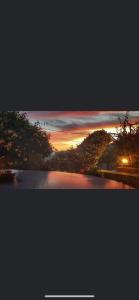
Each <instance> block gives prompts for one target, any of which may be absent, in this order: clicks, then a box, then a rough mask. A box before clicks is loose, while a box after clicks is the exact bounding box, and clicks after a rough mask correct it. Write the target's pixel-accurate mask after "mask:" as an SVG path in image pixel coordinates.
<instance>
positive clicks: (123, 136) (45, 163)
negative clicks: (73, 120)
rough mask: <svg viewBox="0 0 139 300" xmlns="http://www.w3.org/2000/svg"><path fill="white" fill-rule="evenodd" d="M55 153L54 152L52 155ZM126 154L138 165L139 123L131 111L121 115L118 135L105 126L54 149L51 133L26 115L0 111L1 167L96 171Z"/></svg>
mask: <svg viewBox="0 0 139 300" xmlns="http://www.w3.org/2000/svg"><path fill="white" fill-rule="evenodd" d="M52 153H53V155H51V154H52ZM122 157H126V158H127V160H128V165H129V166H131V167H139V126H138V125H137V124H136V122H135V123H134V124H131V123H130V121H129V117H128V114H126V115H125V116H123V117H122V118H121V119H120V127H119V129H117V136H116V138H113V136H112V135H111V134H110V133H107V132H106V131H105V130H97V131H94V132H93V133H91V134H89V135H88V137H87V138H85V139H84V141H83V142H82V143H81V144H80V145H79V146H77V148H75V149H69V150H67V151H57V152H54V150H53V147H52V145H51V143H50V136H49V134H48V133H47V132H46V131H45V130H43V129H42V128H41V126H40V124H39V122H37V123H35V124H32V123H30V122H29V120H28V118H27V115H26V114H25V113H21V112H15V111H1V112H0V169H5V168H13V169H14V168H15V169H16V168H17V169H43V170H60V171H67V172H78V173H90V174H91V173H92V174H93V173H95V171H96V170H97V169H98V168H101V169H113V168H116V167H117V166H119V165H120V164H121V161H122V160H121V158H122Z"/></svg>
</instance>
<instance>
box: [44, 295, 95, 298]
mask: <svg viewBox="0 0 139 300" xmlns="http://www.w3.org/2000/svg"><path fill="white" fill-rule="evenodd" d="M44 297H45V298H94V297H95V295H45V296H44Z"/></svg>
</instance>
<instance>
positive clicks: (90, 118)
mask: <svg viewBox="0 0 139 300" xmlns="http://www.w3.org/2000/svg"><path fill="white" fill-rule="evenodd" d="M124 113H125V111H27V114H28V117H29V119H30V121H31V122H33V123H34V122H36V121H40V123H41V126H42V127H43V128H45V129H46V130H47V132H49V133H50V134H51V143H52V144H53V146H54V147H55V148H56V149H57V150H66V149H68V148H70V147H71V146H73V147H76V146H77V145H78V144H80V143H81V142H82V140H83V139H84V138H85V137H86V136H87V135H88V134H89V133H91V132H92V131H93V130H97V129H105V130H107V131H110V132H115V130H116V127H118V124H119V123H118V116H121V115H123V114H124ZM129 116H130V120H131V119H132V120H137V119H138V118H139V111H130V112H129Z"/></svg>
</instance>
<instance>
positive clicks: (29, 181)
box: [0, 171, 132, 190]
mask: <svg viewBox="0 0 139 300" xmlns="http://www.w3.org/2000/svg"><path fill="white" fill-rule="evenodd" d="M15 174H16V175H15V179H14V182H12V183H4V184H2V183H1V184H0V190H1V189H8V190H9V189H10V190H14V189H15V190H16V189H132V187H130V186H128V185H126V184H124V183H122V182H117V181H114V180H110V179H106V178H99V177H96V176H89V175H82V174H76V173H67V172H58V171H49V172H47V171H15Z"/></svg>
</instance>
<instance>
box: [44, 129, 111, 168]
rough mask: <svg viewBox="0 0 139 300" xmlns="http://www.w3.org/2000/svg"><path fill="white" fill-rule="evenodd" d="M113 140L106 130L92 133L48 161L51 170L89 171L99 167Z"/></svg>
mask: <svg viewBox="0 0 139 300" xmlns="http://www.w3.org/2000/svg"><path fill="white" fill-rule="evenodd" d="M110 141H111V136H110V134H108V133H107V132H106V131H104V130H99V131H95V132H93V133H92V134H90V135H89V136H88V137H87V138H85V139H84V141H83V142H82V143H81V144H80V145H79V146H78V147H77V148H76V149H70V150H68V151H61V152H58V153H56V154H55V156H54V157H53V158H52V159H51V160H49V162H48V163H47V168H49V169H50V170H62V171H69V172H81V173H84V172H89V171H90V170H93V169H95V168H96V167H97V164H98V161H99V159H100V157H101V155H102V153H103V152H104V151H105V149H106V147H107V145H108V144H109V143H110Z"/></svg>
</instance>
